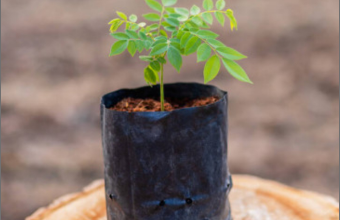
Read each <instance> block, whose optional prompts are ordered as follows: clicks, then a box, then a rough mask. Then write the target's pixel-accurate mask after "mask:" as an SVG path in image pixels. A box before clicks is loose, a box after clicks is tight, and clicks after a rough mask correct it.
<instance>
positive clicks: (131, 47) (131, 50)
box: [128, 41, 137, 57]
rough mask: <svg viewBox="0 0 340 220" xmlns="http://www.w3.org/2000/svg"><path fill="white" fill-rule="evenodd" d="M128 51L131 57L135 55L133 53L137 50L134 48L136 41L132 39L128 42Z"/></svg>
mask: <svg viewBox="0 0 340 220" xmlns="http://www.w3.org/2000/svg"><path fill="white" fill-rule="evenodd" d="M128 51H129V53H130V54H131V56H132V57H134V56H135V54H136V52H137V48H136V43H135V42H134V41H130V42H129V46H128Z"/></svg>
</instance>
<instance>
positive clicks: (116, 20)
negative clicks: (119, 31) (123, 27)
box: [108, 18, 120, 24]
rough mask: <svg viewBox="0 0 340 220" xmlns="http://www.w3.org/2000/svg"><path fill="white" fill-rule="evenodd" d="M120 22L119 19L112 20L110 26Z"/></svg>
mask: <svg viewBox="0 0 340 220" xmlns="http://www.w3.org/2000/svg"><path fill="white" fill-rule="evenodd" d="M119 21H120V19H119V18H115V19H113V20H111V21H110V22H109V23H108V24H114V23H116V22H119Z"/></svg>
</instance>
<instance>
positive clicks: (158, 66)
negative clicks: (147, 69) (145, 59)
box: [150, 61, 161, 72]
mask: <svg viewBox="0 0 340 220" xmlns="http://www.w3.org/2000/svg"><path fill="white" fill-rule="evenodd" d="M150 66H151V68H152V69H153V70H155V71H156V72H159V71H161V64H159V62H158V61H153V62H151V63H150Z"/></svg>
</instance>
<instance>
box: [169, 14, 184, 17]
mask: <svg viewBox="0 0 340 220" xmlns="http://www.w3.org/2000/svg"><path fill="white" fill-rule="evenodd" d="M181 16H182V15H181V14H177V13H171V14H169V17H172V18H179V17H181Z"/></svg>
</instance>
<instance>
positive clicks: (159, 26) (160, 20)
mask: <svg viewBox="0 0 340 220" xmlns="http://www.w3.org/2000/svg"><path fill="white" fill-rule="evenodd" d="M164 10H165V7H164V6H163V8H162V13H161V18H160V19H159V24H158V32H157V35H159V34H160V32H161V26H162V20H163V16H164Z"/></svg>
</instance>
